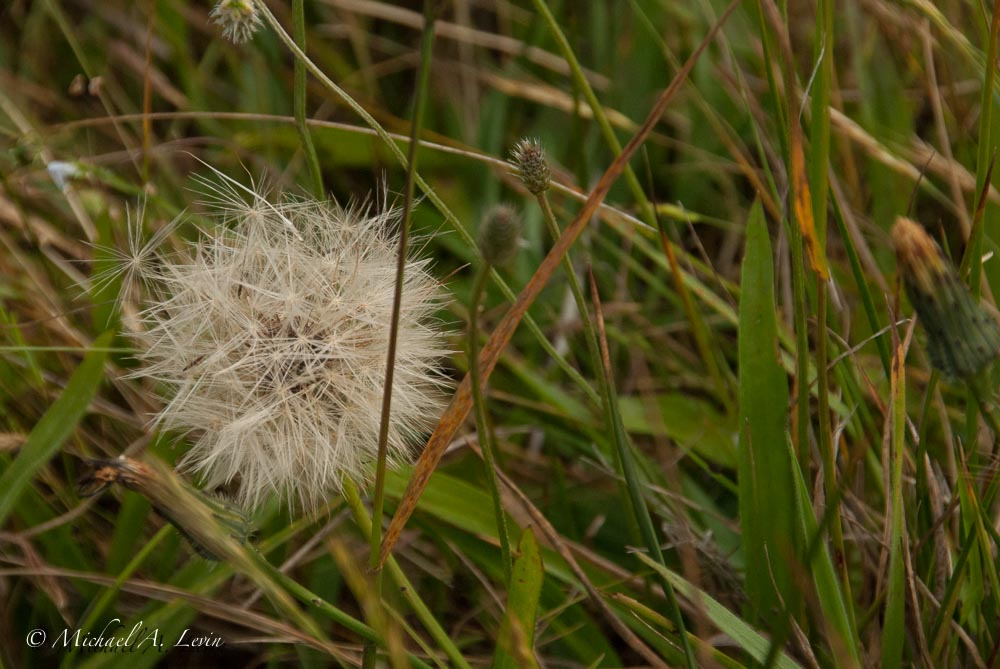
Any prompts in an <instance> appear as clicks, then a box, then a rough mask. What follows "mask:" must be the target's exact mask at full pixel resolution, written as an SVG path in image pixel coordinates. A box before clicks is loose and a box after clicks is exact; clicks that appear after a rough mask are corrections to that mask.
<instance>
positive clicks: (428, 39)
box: [363, 0, 434, 667]
mask: <svg viewBox="0 0 1000 669" xmlns="http://www.w3.org/2000/svg"><path fill="white" fill-rule="evenodd" d="M433 4H434V3H433V2H432V1H431V0H427V1H426V2H424V33H423V40H422V42H421V46H420V53H421V62H420V72H419V74H418V75H417V90H416V93H415V95H414V98H413V121H412V122H411V123H410V142H409V146H408V147H407V156H406V184H405V191H406V199H405V201H404V203H403V220H402V221H401V222H400V228H401V229H400V231H399V251H398V255H397V259H396V284H395V289H394V293H393V298H392V319H391V321H390V324H389V351H388V355H387V359H386V368H385V387H384V388H383V390H382V415H381V417H380V420H379V431H378V457H377V459H376V461H375V493H374V497H373V499H372V518H373V519H374V522H373V524H372V532H371V535H370V537H369V540H370V544H371V560H370V565H371V568H372V569H375V570H376V574H375V588H376V590H377V591H378V594H379V596H381V592H382V572H381V570H378V557H379V554H380V552H381V550H382V514H383V508H384V505H385V468H386V460H387V458H388V450H389V419H390V415H391V410H392V382H393V376H394V372H395V369H396V343H397V341H398V339H399V314H400V307H401V303H402V300H403V282H404V271H405V269H406V257H407V253H408V245H409V239H410V215H411V213H412V211H413V191H414V179H413V177H414V175H415V174H416V170H417V147H418V146H419V143H420V128H421V126H422V125H423V118H424V100H425V99H426V97H427V96H426V91H427V84H428V81H429V78H430V69H431V50H432V48H433V45H434V12H433ZM373 653H374V646H373V645H371V644H367V645H366V646H365V655H364V662H363V666H364V667H370V666H373V664H371V662H374V655H373Z"/></svg>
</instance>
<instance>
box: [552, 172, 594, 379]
mask: <svg viewBox="0 0 1000 669" xmlns="http://www.w3.org/2000/svg"><path fill="white" fill-rule="evenodd" d="M535 197H536V198H537V199H538V206H539V207H541V209H542V218H543V219H544V220H545V225H546V226H547V227H548V229H549V234H550V235H552V241H555V240H557V239H559V235H561V234H562V230H560V229H559V224H558V223H557V222H556V217H555V214H554V213H553V212H552V204H551V203H550V202H549V196H548V194H547V193H546V192H545V191H542V192H540V193H538V194H537V195H536V196H535ZM562 265H563V269H564V270H565V272H566V278H567V280H568V281H569V289H570V291H571V292H572V293H573V299H574V301H576V308H577V309H578V310H579V312H580V322H581V323H582V325H583V332H584V336H585V337H586V340H587V350H588V351H589V353H590V358H591V361H592V363H593V364H594V369H597V370H599V369H601V351H600V349H599V348H598V345H597V333H596V332H595V331H594V324H593V323H592V322H591V320H590V311H589V309H587V299H586V297H584V294H583V288H582V287H581V286H580V280H579V279H578V278H577V276H576V271H575V270H574V269H573V261H572V260H571V259H570V256H569V253H567V254H566V255H565V256H563V259H562ZM597 385H598V389H599V391H600V394H601V397H604V396H605V394H606V390H607V389H606V388H605V380H604V375H603V374H598V375H597Z"/></svg>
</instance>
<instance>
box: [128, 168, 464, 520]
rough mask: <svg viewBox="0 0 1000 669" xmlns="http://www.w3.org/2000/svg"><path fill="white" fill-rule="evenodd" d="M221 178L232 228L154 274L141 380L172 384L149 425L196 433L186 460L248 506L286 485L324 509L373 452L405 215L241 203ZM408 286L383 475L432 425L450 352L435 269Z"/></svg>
mask: <svg viewBox="0 0 1000 669" xmlns="http://www.w3.org/2000/svg"><path fill="white" fill-rule="evenodd" d="M222 178H223V179H224V181H223V183H222V184H221V185H216V186H214V187H213V188H214V193H212V198H213V200H214V201H215V202H216V204H217V205H219V204H221V206H222V209H221V213H222V217H223V219H224V221H223V223H224V224H225V225H220V226H219V227H218V228H216V229H215V230H214V231H209V232H205V233H203V236H202V238H201V239H200V240H198V241H197V242H195V243H194V244H193V245H192V246H191V247H190V249H189V250H188V252H187V253H184V254H179V255H174V256H171V257H169V258H166V259H162V262H161V263H160V266H159V267H158V268H157V269H156V275H155V279H156V281H155V284H156V285H155V287H154V288H153V290H151V291H150V292H151V294H152V298H151V300H150V302H149V304H148V306H147V307H146V308H145V309H144V311H143V312H142V319H143V322H144V330H143V332H141V334H139V335H137V337H138V339H139V343H140V348H142V349H143V352H142V353H141V356H140V357H141V359H142V361H143V362H144V363H145V364H144V365H143V366H142V368H141V369H140V370H139V371H138V372H136V374H135V375H136V376H144V377H148V378H150V379H153V380H156V381H158V382H160V383H161V385H162V387H165V388H167V389H169V392H167V393H166V395H167V400H166V405H165V406H164V407H163V408H162V410H161V411H160V412H159V413H158V415H157V417H156V420H157V421H158V423H159V424H160V425H162V426H163V427H164V428H168V429H175V430H180V431H183V432H189V433H191V435H192V439H193V446H192V448H191V450H190V451H189V453H188V454H187V455H186V456H185V458H184V460H183V464H184V465H186V466H187V467H189V468H191V469H193V470H195V471H196V472H200V473H202V474H203V475H204V476H205V477H206V479H207V481H206V482H207V484H208V485H217V484H222V483H227V482H230V481H234V480H238V481H239V489H238V492H237V494H236V497H237V499H238V501H239V502H240V503H241V504H242V505H243V506H244V507H247V508H254V507H256V506H258V505H259V504H260V503H261V502H262V501H263V500H264V499H266V497H267V496H268V495H269V493H272V492H277V493H278V494H280V495H281V496H282V497H283V498H284V499H286V500H287V501H292V502H294V501H298V502H300V503H301V505H302V506H303V507H304V508H306V509H310V510H311V509H315V508H316V507H317V506H318V505H320V504H322V503H323V502H324V501H325V500H326V499H327V498H328V497H329V495H330V494H331V493H332V492H335V491H338V490H339V489H340V488H341V485H342V482H343V478H344V477H345V476H347V477H350V478H351V479H353V480H355V481H360V480H362V479H364V478H366V477H367V476H368V475H369V473H370V470H371V465H372V464H373V462H374V460H375V458H376V454H377V450H378V449H377V437H378V434H379V421H380V415H381V406H382V392H383V388H384V378H385V371H386V370H385V367H386V359H387V357H388V343H389V322H390V316H391V313H392V307H393V296H394V287H395V281H396V278H395V277H396V253H397V242H396V241H395V234H394V232H393V231H392V230H393V229H394V228H395V226H396V224H397V223H398V216H397V214H396V212H395V211H385V212H381V213H373V212H372V211H370V210H369V209H366V208H358V207H354V208H348V209H344V208H341V207H339V206H337V205H335V204H331V203H325V202H317V201H313V200H306V199H293V198H288V197H285V198H282V199H279V200H278V201H277V202H274V203H272V202H269V201H268V200H267V199H266V198H265V197H264V196H263V195H261V194H260V193H259V192H256V191H249V192H251V195H252V201H251V202H249V203H245V202H244V201H243V199H242V196H243V195H246V191H244V192H243V193H242V195H241V192H240V190H243V189H244V187H242V186H240V185H239V184H236V183H235V182H233V181H232V180H230V179H228V178H226V177H222ZM238 189H240V190H238ZM404 281H405V282H404V288H403V298H402V304H401V312H400V326H399V334H398V346H397V354H396V363H395V379H394V383H393V401H392V412H391V415H390V429H389V440H388V456H389V464H390V466H392V465H394V464H399V463H401V462H403V461H406V460H408V459H409V456H410V454H411V445H412V444H413V442H414V440H415V438H416V437H417V436H418V435H419V434H421V433H422V432H423V431H425V430H426V429H427V428H429V427H430V426H431V425H432V422H433V421H434V420H436V418H437V415H438V413H439V411H440V386H441V384H442V377H441V375H440V372H439V371H438V368H437V363H438V361H439V359H440V358H441V357H442V356H443V355H444V354H445V353H446V352H447V351H446V346H445V342H444V338H443V335H442V331H441V328H440V327H439V326H438V325H437V324H436V323H435V322H434V321H433V319H432V317H433V314H434V313H435V311H436V310H437V309H438V308H439V306H440V303H441V293H440V290H439V284H438V282H437V281H436V280H435V279H434V278H433V277H432V276H431V275H430V273H429V272H428V267H427V263H426V262H425V261H418V260H410V261H408V263H407V265H406V270H405V274H404Z"/></svg>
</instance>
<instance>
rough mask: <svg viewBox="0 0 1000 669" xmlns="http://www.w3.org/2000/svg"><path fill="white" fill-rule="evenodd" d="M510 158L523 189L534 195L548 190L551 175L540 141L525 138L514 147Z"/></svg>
mask: <svg viewBox="0 0 1000 669" xmlns="http://www.w3.org/2000/svg"><path fill="white" fill-rule="evenodd" d="M510 157H511V160H510V162H511V164H513V165H514V167H515V168H516V169H517V174H518V176H519V177H520V178H521V182H522V183H523V184H524V186H525V188H527V189H528V190H529V191H530V192H532V193H534V194H536V195H537V194H538V193H541V192H543V191H546V190H548V188H549V179H550V178H551V176H552V173H551V171H550V169H549V161H548V158H546V157H545V149H543V148H542V143H541V142H540V141H538V140H537V139H529V138H527V137H525V138H524V139H522V140H521V141H519V142H518V143H517V144H516V145H515V146H514V148H513V150H511V152H510Z"/></svg>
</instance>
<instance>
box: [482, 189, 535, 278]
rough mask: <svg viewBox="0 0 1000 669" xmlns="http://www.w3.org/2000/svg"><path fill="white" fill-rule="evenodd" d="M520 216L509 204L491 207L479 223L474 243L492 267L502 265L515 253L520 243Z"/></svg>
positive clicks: (512, 257) (521, 226)
mask: <svg viewBox="0 0 1000 669" xmlns="http://www.w3.org/2000/svg"><path fill="white" fill-rule="evenodd" d="M523 227H524V224H523V222H522V219H521V216H520V215H519V214H518V213H517V210H516V209H514V207H512V206H510V205H509V204H505V203H501V204H498V205H495V206H493V207H491V208H490V209H489V210H488V211H487V212H486V213H485V214H484V215H483V220H482V221H480V223H479V234H478V236H477V238H476V245H477V246H478V247H479V252H480V253H482V254H483V259H484V260H485V261H486V262H487V263H488V264H490V265H493V266H494V267H503V266H504V265H506V264H507V263H509V262H510V261H511V260H513V259H514V256H515V255H517V249H518V246H519V245H520V243H521V229H522V228H523Z"/></svg>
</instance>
